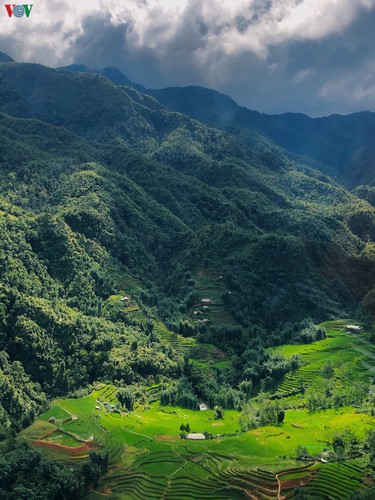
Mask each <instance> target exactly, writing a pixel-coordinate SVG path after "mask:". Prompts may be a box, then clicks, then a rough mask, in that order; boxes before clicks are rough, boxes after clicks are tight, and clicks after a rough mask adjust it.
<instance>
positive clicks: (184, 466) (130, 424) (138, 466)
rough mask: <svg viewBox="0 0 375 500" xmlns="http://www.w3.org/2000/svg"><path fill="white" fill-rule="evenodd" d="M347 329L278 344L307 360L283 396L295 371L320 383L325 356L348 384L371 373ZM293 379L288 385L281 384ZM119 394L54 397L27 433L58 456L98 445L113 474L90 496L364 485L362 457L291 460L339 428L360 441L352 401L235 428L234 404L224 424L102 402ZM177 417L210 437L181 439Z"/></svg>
mask: <svg viewBox="0 0 375 500" xmlns="http://www.w3.org/2000/svg"><path fill="white" fill-rule="evenodd" d="M343 325H344V323H338V322H336V323H330V324H327V325H326V326H327V331H328V336H327V339H325V340H322V341H320V342H315V343H314V344H311V345H301V346H282V347H280V348H277V349H274V351H281V352H282V353H283V354H284V356H286V357H288V356H291V355H293V354H299V355H300V356H301V358H302V360H303V363H302V366H300V368H299V369H298V370H297V372H296V373H295V374H294V375H293V377H291V376H287V377H286V378H285V380H284V381H283V382H282V384H281V386H280V387H279V388H278V389H277V391H278V392H283V391H285V396H286V397H287V396H288V391H289V392H290V390H291V389H290V387H292V388H294V387H295V388H296V389H298V386H297V385H293V384H294V382H295V381H296V380H297V381H298V380H299V378H301V377H303V378H304V380H305V383H306V384H307V385H308V384H309V383H311V384H313V383H316V380H317V378H319V373H320V370H321V367H322V366H323V365H324V363H325V362H326V360H327V359H329V360H330V361H331V363H332V364H333V366H334V367H335V377H337V378H338V379H339V378H340V373H339V371H338V367H339V366H341V367H342V366H343V365H345V364H346V365H347V369H348V370H350V371H351V373H352V374H353V376H354V377H355V378H354V380H364V379H366V378H367V377H369V376H370V375H371V372H372V370H371V366H372V365H371V361H372V355H373V354H374V353H373V351H372V348H371V346H370V345H368V343H367V339H366V334H361V335H358V336H353V335H350V334H348V333H345V332H344V331H343ZM336 371H337V373H336ZM289 383H291V384H292V385H290V386H287V384H289ZM156 389H157V388H156ZM150 390H155V388H154V387H151V388H150ZM292 390H294V389H292ZM116 393H117V388H116V387H114V386H110V385H104V384H102V385H99V386H97V388H96V389H95V390H94V391H93V392H92V394H90V395H89V396H86V397H83V398H80V399H58V400H56V401H54V403H53V406H52V407H51V408H50V409H49V410H48V412H47V413H45V414H44V415H42V416H41V417H40V418H39V419H37V420H36V421H35V422H34V424H33V425H32V426H31V427H29V428H28V429H26V430H25V431H23V435H24V436H25V437H26V438H28V439H30V440H32V441H35V440H39V441H45V442H47V443H53V445H54V448H53V449H52V448H51V447H48V446H47V447H46V450H45V452H46V453H48V454H49V456H55V457H56V459H59V460H66V461H74V460H82V459H83V458H85V457H87V454H88V451H87V450H86V452H82V453H81V454H73V453H71V452H70V449H69V447H71V448H72V449H73V448H74V447H77V446H79V445H82V442H83V441H85V440H86V441H87V442H91V443H92V446H94V447H95V448H96V449H97V450H99V451H109V453H110V467H109V471H108V473H107V474H106V475H105V476H104V477H103V478H102V480H101V481H100V483H99V485H98V487H97V491H96V492H92V493H91V499H92V500H93V499H98V498H103V495H105V496H107V497H108V498H110V499H119V500H120V499H124V500H125V499H129V500H136V499H139V500H144V499H155V500H156V499H171V500H179V499H181V500H184V499H194V498H200V499H215V500H216V499H218V500H220V499H222V500H225V499H237V498H238V499H240V498H253V499H264V500H267V499H271V498H275V499H277V498H292V497H293V491H294V489H295V488H296V487H297V486H299V485H302V486H303V487H304V488H305V490H306V492H309V493H312V494H314V495H315V496H316V497H318V498H321V499H323V500H324V499H333V500H336V499H337V500H344V499H348V498H349V497H350V495H351V493H352V492H353V491H355V490H357V489H358V488H360V487H365V486H364V485H363V483H362V482H361V478H362V476H363V475H364V465H365V461H364V460H363V459H361V458H359V459H356V460H348V461H341V462H329V463H320V462H314V461H301V460H300V461H298V460H296V459H295V456H296V453H295V450H296V448H297V446H299V445H301V446H304V447H306V448H307V450H308V451H309V453H310V454H312V455H313V454H318V453H319V452H322V451H323V450H324V449H326V448H327V447H328V446H329V443H330V441H331V440H332V437H333V435H334V434H335V433H336V432H338V431H340V430H351V431H352V432H353V433H354V434H355V435H356V436H357V437H358V438H359V439H363V437H364V435H365V431H366V429H369V428H373V427H374V425H375V418H374V417H372V416H371V415H370V414H367V413H359V412H357V410H356V409H355V408H353V407H345V408H339V409H329V410H325V411H317V412H309V411H308V410H307V409H306V408H298V409H291V410H287V411H286V413H285V420H284V423H283V424H282V425H280V426H266V427H261V428H257V429H254V430H252V431H250V432H247V433H241V432H240V430H239V429H240V427H239V425H238V418H239V416H240V413H239V412H237V411H234V410H227V411H226V412H225V417H224V419H223V420H220V421H217V420H214V412H213V410H206V411H193V410H187V409H183V408H180V407H162V406H160V404H159V402H158V401H155V402H153V403H152V404H151V405H150V407H149V409H147V410H142V408H136V410H135V411H133V412H131V413H125V412H111V411H109V410H107V408H106V406H105V404H106V403H111V404H114V405H117V404H118V402H117V399H116ZM295 397H298V396H295ZM299 397H300V398H303V396H302V395H300V396H299ZM301 400H302V399H301ZM51 417H54V418H53V419H51ZM53 422H54V423H53ZM182 423H184V424H186V423H189V425H190V429H191V432H196V433H204V432H208V433H209V434H211V435H212V436H214V438H213V439H207V440H202V441H194V440H188V439H181V438H180V437H179V434H180V425H181V424H182ZM59 445H61V446H60V447H59ZM41 449H42V450H44V448H41Z"/></svg>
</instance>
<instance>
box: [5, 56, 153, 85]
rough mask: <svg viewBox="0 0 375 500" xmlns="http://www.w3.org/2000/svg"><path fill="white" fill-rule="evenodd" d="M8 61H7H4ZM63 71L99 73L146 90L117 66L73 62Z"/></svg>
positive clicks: (63, 68) (112, 80)
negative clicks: (105, 66)
mask: <svg viewBox="0 0 375 500" xmlns="http://www.w3.org/2000/svg"><path fill="white" fill-rule="evenodd" d="M4 62H6V61H4ZM58 69H60V70H63V71H72V72H77V73H93V74H97V75H102V76H104V77H105V78H108V80H110V81H111V82H112V83H114V84H115V85H125V86H127V87H133V88H135V89H136V90H140V91H141V92H143V91H145V90H146V89H145V87H143V86H142V85H140V84H138V83H134V82H132V81H131V80H129V78H128V77H127V76H125V75H124V73H122V71H120V70H119V69H118V68H116V66H109V67H107V68H102V69H91V68H88V67H87V66H85V65H83V64H71V65H69V66H64V67H61V68H58Z"/></svg>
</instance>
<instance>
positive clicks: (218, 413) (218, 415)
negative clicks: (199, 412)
mask: <svg viewBox="0 0 375 500" xmlns="http://www.w3.org/2000/svg"><path fill="white" fill-rule="evenodd" d="M223 418H224V410H223V409H222V407H221V406H215V407H214V419H215V420H221V419H223Z"/></svg>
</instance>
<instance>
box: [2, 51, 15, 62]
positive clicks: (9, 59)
mask: <svg viewBox="0 0 375 500" xmlns="http://www.w3.org/2000/svg"><path fill="white" fill-rule="evenodd" d="M0 62H15V61H14V59H13V57H10V56H8V54H5V52H0Z"/></svg>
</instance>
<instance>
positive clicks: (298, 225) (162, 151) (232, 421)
mask: <svg viewBox="0 0 375 500" xmlns="http://www.w3.org/2000/svg"><path fill="white" fill-rule="evenodd" d="M202 96H203V97H202ZM205 96H206V97H205ZM202 99H203V101H202ZM228 99H229V98H226V97H225V96H222V95H221V94H219V95H218V94H217V93H215V92H214V91H207V92H206V90H202V89H197V88H194V89H192V88H186V89H182V90H176V89H174V90H173V89H172V90H171V89H164V91H160V92H156V91H155V92H152V91H150V90H147V89H145V88H144V87H142V86H139V85H134V84H133V83H132V82H131V81H130V80H129V79H127V78H126V77H125V75H123V74H122V73H121V72H120V71H119V70H117V69H116V68H106V69H105V70H102V71H99V72H97V71H92V70H88V68H86V67H85V66H80V65H73V66H70V67H67V68H60V69H53V68H49V67H46V66H42V65H40V64H28V63H17V62H14V61H13V60H12V59H11V58H10V57H9V56H6V55H5V54H0V171H1V174H2V175H1V176H0V273H1V274H0V275H1V280H0V389H1V390H0V497H4V498H7V500H8V498H9V500H24V499H25V500H34V499H35V500H44V499H46V500H52V499H53V500H61V499H66V498H69V500H80V499H83V498H87V497H90V498H91V499H92V500H94V499H95V500H98V499H99V498H103V497H105V496H107V497H108V498H114V499H116V498H118V499H129V500H133V499H139V500H143V499H146V498H147V499H155V500H156V499H158V498H160V499H162V498H165V499H167V498H169V499H171V500H178V499H181V500H182V499H185V498H199V497H202V498H215V499H223V500H224V499H232V498H233V499H234V498H252V499H254V500H256V499H257V500H259V499H261V500H268V499H270V498H277V499H281V498H295V499H296V500H303V499H310V498H312V499H315V500H316V499H320V500H321V499H325V500H329V499H334V500H343V499H344V498H345V499H350V500H363V498H364V499H366V495H367V498H371V494H372V493H373V491H374V487H375V479H374V469H375V466H374V460H375V457H374V454H373V449H374V440H375V432H374V427H373V426H374V423H375V422H374V412H375V389H374V359H375V343H374V325H375V322H374V321H375V320H374V318H375V299H374V297H375V288H374V284H375V246H374V245H375V243H374V242H375V208H374V192H373V191H374V187H373V175H372V162H371V161H370V160H369V156H371V151H372V149H371V147H369V146H368V143H369V136H368V133H370V132H371V130H372V128H371V127H372V125H371V123H372V119H373V114H371V113H370V114H369V115H368V114H365V115H362V114H356V115H355V116H351V117H350V118H346V117H343V119H342V120H341V118H340V117H334V118H330V119H327V120H322V121H319V120H318V119H317V120H318V121H315V120H312V119H308V118H307V117H306V118H303V117H302V118H301V117H298V116H297V117H296V116H294V115H293V116H288V115H282V116H281V115H280V116H279V117H278V118H277V117H270V116H263V115H260V114H257V113H256V112H252V111H250V110H247V111H246V110H245V111H244V110H243V109H240V108H239V107H238V106H237V105H236V104H235V103H234V102H232V101H228ZM181 102H183V103H185V104H186V106H187V108H188V109H185V108H184V107H183V106H182V105H181ZM215 106H216V107H215ZM228 113H229V115H230V116H229V115H228ZM227 115H228V116H227ZM225 117H227V118H228V119H229V118H230V120H229V121H228V120H224V118H225ZM224 122H225V123H224ZM336 122H337V123H336ZM332 124H335V127H336V130H337V134H338V135H337V134H334V133H331V132H330V128H331V126H333V125H332ZM347 129H350V130H351V132H350V131H349V132H348V130H347ZM355 131H357V132H358V134H357V140H356V141H353V142H352V141H351V140H349V139H351V138H352V136H353V137H354V135H355ZM360 132H361V133H360ZM362 132H363V133H362ZM310 145H311V152H310V151H309V149H308V148H309V147H310ZM362 160H363V161H362ZM349 174H350V175H349ZM337 318H351V319H350V320H349V319H348V320H344V319H337ZM349 324H352V325H354V326H357V327H360V328H357V329H355V328H354V330H353V329H352V330H350V328H349V329H348V325H349ZM198 408H202V409H201V410H198ZM189 434H192V435H193V436H190V437H189ZM194 435H195V436H194ZM202 435H203V436H204V437H205V439H194V437H195V438H202ZM190 438H192V439H190ZM369 495H370V497H369Z"/></svg>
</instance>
